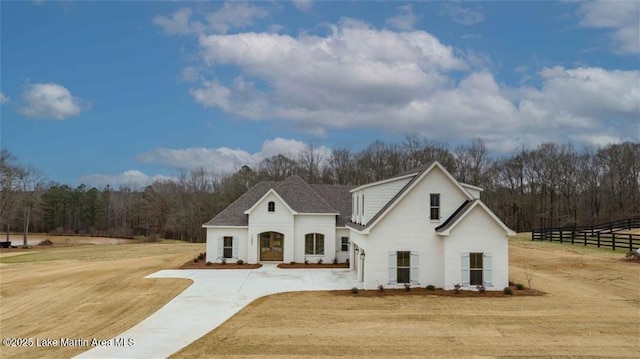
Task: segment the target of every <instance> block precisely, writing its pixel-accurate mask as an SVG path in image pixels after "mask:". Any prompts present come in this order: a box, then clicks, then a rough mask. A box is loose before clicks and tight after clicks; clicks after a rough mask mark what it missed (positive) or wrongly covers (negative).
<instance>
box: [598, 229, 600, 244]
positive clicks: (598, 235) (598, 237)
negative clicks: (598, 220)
mask: <svg viewBox="0 0 640 359" xmlns="http://www.w3.org/2000/svg"><path fill="white" fill-rule="evenodd" d="M598 248H600V232H598Z"/></svg>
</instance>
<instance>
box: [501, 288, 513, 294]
mask: <svg viewBox="0 0 640 359" xmlns="http://www.w3.org/2000/svg"><path fill="white" fill-rule="evenodd" d="M502 293H504V294H505V295H513V291H512V290H511V288H509V287H504V289H503V290H502Z"/></svg>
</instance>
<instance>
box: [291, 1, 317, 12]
mask: <svg viewBox="0 0 640 359" xmlns="http://www.w3.org/2000/svg"><path fill="white" fill-rule="evenodd" d="M293 5H294V6H295V7H296V8H297V9H298V10H302V11H309V10H311V7H312V6H313V0H293Z"/></svg>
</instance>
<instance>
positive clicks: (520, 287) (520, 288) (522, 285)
mask: <svg viewBox="0 0 640 359" xmlns="http://www.w3.org/2000/svg"><path fill="white" fill-rule="evenodd" d="M516 289H517V290H523V289H524V284H522V283H518V284H516Z"/></svg>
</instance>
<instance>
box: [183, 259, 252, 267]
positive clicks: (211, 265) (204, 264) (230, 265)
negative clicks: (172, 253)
mask: <svg viewBox="0 0 640 359" xmlns="http://www.w3.org/2000/svg"><path fill="white" fill-rule="evenodd" d="M260 267H262V264H260V263H258V264H247V263H245V264H237V263H226V264H222V263H211V264H209V265H207V263H206V262H205V261H198V263H193V260H190V261H188V262H186V263H185V264H183V265H181V266H180V267H178V269H256V268H260Z"/></svg>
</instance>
